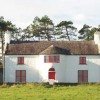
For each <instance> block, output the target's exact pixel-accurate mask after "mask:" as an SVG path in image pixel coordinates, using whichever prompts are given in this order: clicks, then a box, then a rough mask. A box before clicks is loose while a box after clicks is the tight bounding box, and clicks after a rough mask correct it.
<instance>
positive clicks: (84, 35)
mask: <svg viewBox="0 0 100 100" xmlns="http://www.w3.org/2000/svg"><path fill="white" fill-rule="evenodd" d="M90 28H91V26H89V25H86V24H84V25H83V27H82V28H81V29H80V30H79V33H80V36H79V39H85V40H89V39H90V35H89V33H90Z"/></svg>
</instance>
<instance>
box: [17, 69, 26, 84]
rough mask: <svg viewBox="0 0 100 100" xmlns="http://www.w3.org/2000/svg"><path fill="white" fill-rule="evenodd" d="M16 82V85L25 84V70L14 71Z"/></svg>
mask: <svg viewBox="0 0 100 100" xmlns="http://www.w3.org/2000/svg"><path fill="white" fill-rule="evenodd" d="M16 82H17V83H25V82H26V70H16Z"/></svg>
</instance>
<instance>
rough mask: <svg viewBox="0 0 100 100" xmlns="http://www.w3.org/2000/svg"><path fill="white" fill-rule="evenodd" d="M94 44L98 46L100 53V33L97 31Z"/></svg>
mask: <svg viewBox="0 0 100 100" xmlns="http://www.w3.org/2000/svg"><path fill="white" fill-rule="evenodd" d="M94 42H95V44H97V45H98V52H99V53H100V32H99V31H96V32H95V33H94Z"/></svg>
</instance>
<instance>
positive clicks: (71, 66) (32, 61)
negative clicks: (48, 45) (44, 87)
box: [4, 55, 100, 83]
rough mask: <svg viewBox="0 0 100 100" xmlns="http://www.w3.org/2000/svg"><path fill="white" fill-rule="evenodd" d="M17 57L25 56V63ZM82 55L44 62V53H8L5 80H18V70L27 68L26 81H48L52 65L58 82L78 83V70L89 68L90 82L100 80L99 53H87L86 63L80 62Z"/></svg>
mask: <svg viewBox="0 0 100 100" xmlns="http://www.w3.org/2000/svg"><path fill="white" fill-rule="evenodd" d="M84 56H85V55H84ZM17 57H24V65H19V64H18V63H17ZM80 57H81V55H60V63H44V55H20V56H19V55H6V56H5V75H4V77H5V82H16V70H26V82H48V70H49V69H50V68H51V67H53V68H55V72H56V81H58V82H67V83H77V82H78V70H88V82H100V57H99V55H86V56H85V57H86V64H80V63H79V58H80Z"/></svg>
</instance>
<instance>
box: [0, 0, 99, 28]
mask: <svg viewBox="0 0 100 100" xmlns="http://www.w3.org/2000/svg"><path fill="white" fill-rule="evenodd" d="M44 15H48V17H49V18H50V19H51V20H53V22H54V24H55V25H57V24H58V23H59V22H61V21H72V22H73V25H74V26H75V27H77V28H78V29H80V28H82V26H83V25H84V24H88V25H90V26H95V27H98V25H100V0H0V16H3V17H4V19H5V20H8V21H11V22H12V23H13V24H15V25H16V26H17V27H21V28H22V29H24V28H26V27H27V26H28V25H30V24H32V21H33V20H34V18H35V17H36V16H38V17H40V18H41V17H42V16H44Z"/></svg>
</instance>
